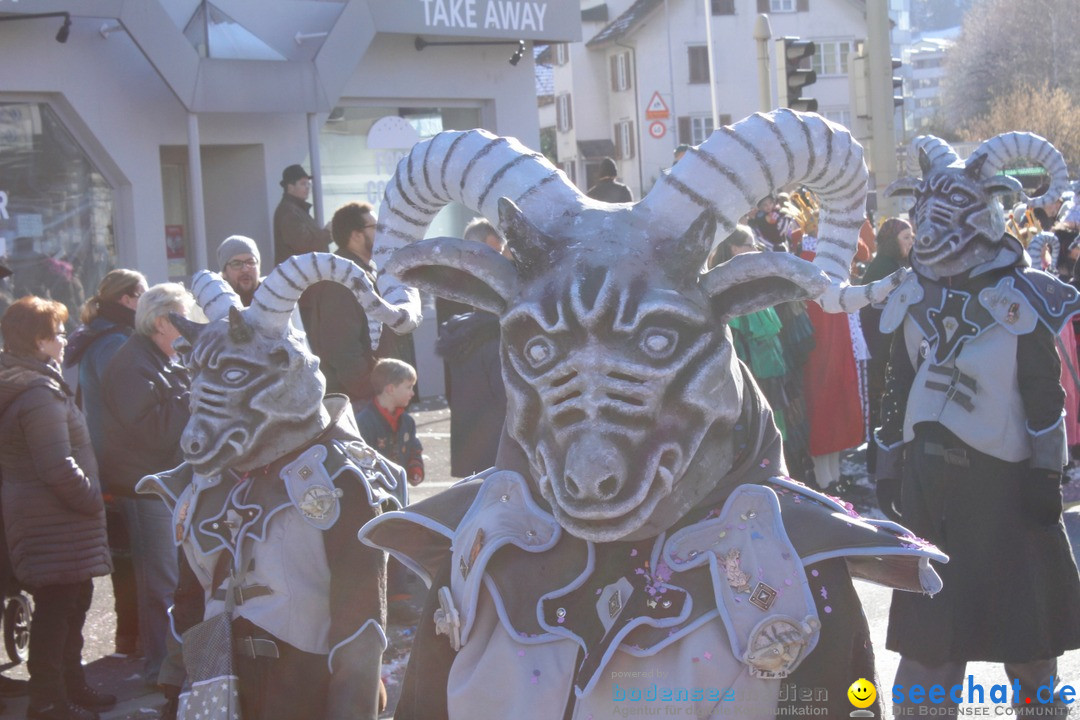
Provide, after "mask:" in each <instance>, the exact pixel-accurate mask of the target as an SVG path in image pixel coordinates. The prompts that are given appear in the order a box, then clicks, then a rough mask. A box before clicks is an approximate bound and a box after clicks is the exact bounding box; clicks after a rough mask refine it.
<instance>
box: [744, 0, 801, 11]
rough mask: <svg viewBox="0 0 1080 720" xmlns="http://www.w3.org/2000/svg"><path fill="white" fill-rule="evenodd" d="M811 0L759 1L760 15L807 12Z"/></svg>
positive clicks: (758, 9)
mask: <svg viewBox="0 0 1080 720" xmlns="http://www.w3.org/2000/svg"><path fill="white" fill-rule="evenodd" d="M809 10H810V0H757V11H758V12H759V13H769V12H774V13H784V12H807V11H809Z"/></svg>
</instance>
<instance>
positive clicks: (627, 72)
mask: <svg viewBox="0 0 1080 720" xmlns="http://www.w3.org/2000/svg"><path fill="white" fill-rule="evenodd" d="M633 86H634V83H633V80H632V79H631V68H630V53H629V52H621V53H616V54H615V55H612V56H611V89H612V90H614V91H615V92H619V91H621V90H629V89H630V88H632V87H633Z"/></svg>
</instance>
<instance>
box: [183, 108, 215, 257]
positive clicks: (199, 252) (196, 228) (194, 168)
mask: <svg viewBox="0 0 1080 720" xmlns="http://www.w3.org/2000/svg"><path fill="white" fill-rule="evenodd" d="M187 126H188V203H189V206H188V213H189V217H190V224H191V251H192V255H191V265H192V271H193V272H198V271H199V270H204V269H208V268H209V267H210V265H209V261H208V260H207V253H206V207H205V206H204V205H203V179H202V155H201V154H200V143H199V116H198V115H197V114H195V113H193V112H189V113H188V123H187Z"/></svg>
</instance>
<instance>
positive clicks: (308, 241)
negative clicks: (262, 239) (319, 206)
mask: <svg viewBox="0 0 1080 720" xmlns="http://www.w3.org/2000/svg"><path fill="white" fill-rule="evenodd" d="M279 184H280V185H281V188H282V190H284V192H283V193H282V195H281V202H279V203H278V206H277V209H276V210H274V264H275V265H278V264H281V263H282V262H283V261H284V260H285V259H286V258H287V257H289V256H290V255H300V254H303V253H309V252H327V251H329V249H330V233H329V232H327V231H326V230H324V229H323V228H321V227H319V224H318V223H317V222H315V220H314V218H312V217H311V203H309V202H308V201H307V199H308V195H310V194H311V176H310V175H308V174H307V171H306V170H304V168H303V167H301V166H300V165H290V166H289V167H287V168H285V170H284V171H283V172H282V173H281V182H280V183H279Z"/></svg>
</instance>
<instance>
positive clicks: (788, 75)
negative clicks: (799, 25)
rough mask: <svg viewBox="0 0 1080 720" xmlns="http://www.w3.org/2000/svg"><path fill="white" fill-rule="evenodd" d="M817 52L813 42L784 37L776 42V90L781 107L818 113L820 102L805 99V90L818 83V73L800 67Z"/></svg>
mask: <svg viewBox="0 0 1080 720" xmlns="http://www.w3.org/2000/svg"><path fill="white" fill-rule="evenodd" d="M815 52H817V45H816V44H814V42H813V41H812V40H800V39H799V38H797V37H783V38H779V39H777V41H776V89H777V101H778V103H779V105H780V107H786V108H791V109H792V110H804V111H809V112H816V111H817V108H818V102H817V100H815V99H814V98H804V97H803V96H802V93H803V90H804V89H806V87H807V86H808V85H813V84H814V83H815V82H816V81H817V73H816V72H814V71H813V70H804V69H802V68H800V67H799V66H800V65H801V64H803V61H804V60H809V59H810V58H812V57H813V56H814V53H815Z"/></svg>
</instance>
